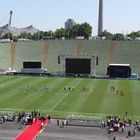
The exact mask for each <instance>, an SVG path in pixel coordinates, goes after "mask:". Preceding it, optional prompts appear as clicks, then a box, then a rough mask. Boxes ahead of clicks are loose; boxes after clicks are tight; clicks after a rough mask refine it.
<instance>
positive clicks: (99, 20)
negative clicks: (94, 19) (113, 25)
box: [98, 0, 103, 36]
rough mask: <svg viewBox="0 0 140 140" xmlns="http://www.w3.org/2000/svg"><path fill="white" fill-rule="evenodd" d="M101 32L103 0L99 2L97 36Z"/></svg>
mask: <svg viewBox="0 0 140 140" xmlns="http://www.w3.org/2000/svg"><path fill="white" fill-rule="evenodd" d="M102 32H103V0H99V18H98V36H100V35H101V33H102Z"/></svg>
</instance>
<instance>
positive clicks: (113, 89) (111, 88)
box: [110, 86, 125, 96]
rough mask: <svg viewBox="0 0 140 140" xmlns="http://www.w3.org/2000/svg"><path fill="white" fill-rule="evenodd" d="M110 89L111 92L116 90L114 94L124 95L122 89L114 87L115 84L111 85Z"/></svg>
mask: <svg viewBox="0 0 140 140" xmlns="http://www.w3.org/2000/svg"><path fill="white" fill-rule="evenodd" d="M110 90H111V91H113V92H116V94H117V95H119V96H124V95H125V94H124V92H123V91H122V90H118V89H116V88H115V86H111V87H110Z"/></svg>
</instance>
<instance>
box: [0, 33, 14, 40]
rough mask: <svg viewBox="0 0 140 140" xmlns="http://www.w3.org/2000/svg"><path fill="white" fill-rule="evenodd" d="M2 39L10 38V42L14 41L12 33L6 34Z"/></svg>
mask: <svg viewBox="0 0 140 140" xmlns="http://www.w3.org/2000/svg"><path fill="white" fill-rule="evenodd" d="M2 38H3V39H6V38H10V40H13V35H12V33H6V34H5V35H4V36H3V37H2Z"/></svg>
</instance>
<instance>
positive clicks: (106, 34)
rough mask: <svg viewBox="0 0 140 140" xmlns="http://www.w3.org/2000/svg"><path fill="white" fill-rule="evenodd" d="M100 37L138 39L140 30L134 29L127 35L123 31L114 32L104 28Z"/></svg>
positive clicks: (107, 38)
mask: <svg viewBox="0 0 140 140" xmlns="http://www.w3.org/2000/svg"><path fill="white" fill-rule="evenodd" d="M100 37H101V38H105V39H106V40H136V39H137V38H140V31H137V32H134V31H133V32H131V33H129V34H127V35H124V34H122V33H116V34H112V33H110V32H108V31H107V30H104V31H103V32H102V33H101V35H100Z"/></svg>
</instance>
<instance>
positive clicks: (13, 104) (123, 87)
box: [0, 76, 140, 117]
mask: <svg viewBox="0 0 140 140" xmlns="http://www.w3.org/2000/svg"><path fill="white" fill-rule="evenodd" d="M112 86H114V87H115V90H112V89H111V87H112ZM139 91H140V82H139V81H132V80H97V79H83V78H58V77H50V78H48V77H25V76H24V77H20V76H15V77H14V76H1V77H0V110H1V111H5V110H6V111H15V112H19V111H32V110H33V109H36V110H37V111H40V112H42V113H45V114H50V115H52V116H53V117H67V116H68V115H69V114H79V115H80V114H82V115H93V116H106V115H109V114H110V115H112V114H116V115H120V116H124V115H125V112H126V111H127V112H128V115H130V116H132V117H139V116H140V102H139V97H140V95H139V94H140V93H139ZM122 93H123V94H122Z"/></svg>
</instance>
